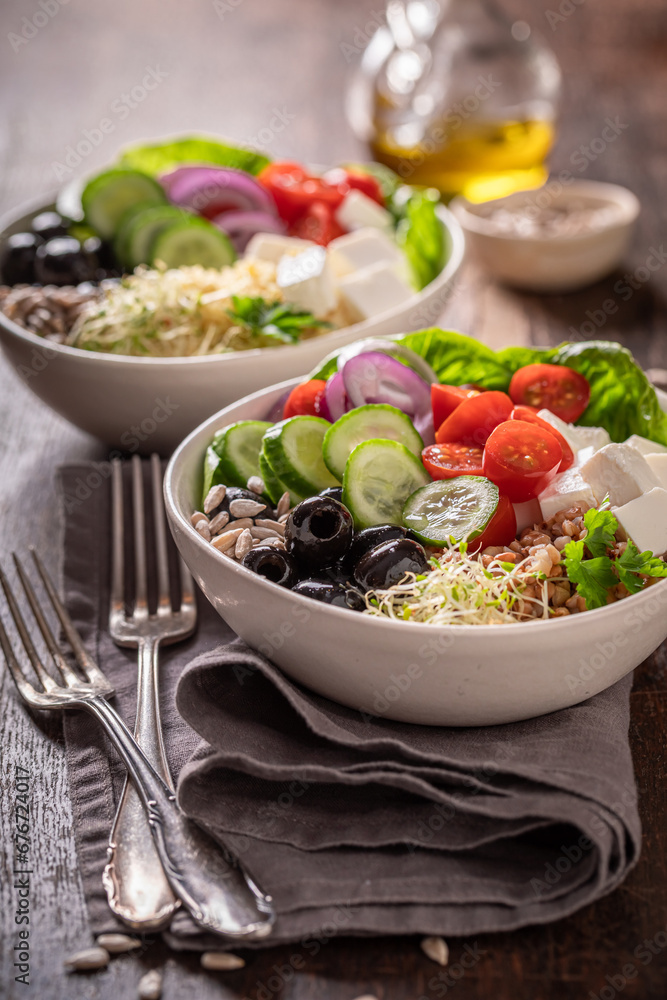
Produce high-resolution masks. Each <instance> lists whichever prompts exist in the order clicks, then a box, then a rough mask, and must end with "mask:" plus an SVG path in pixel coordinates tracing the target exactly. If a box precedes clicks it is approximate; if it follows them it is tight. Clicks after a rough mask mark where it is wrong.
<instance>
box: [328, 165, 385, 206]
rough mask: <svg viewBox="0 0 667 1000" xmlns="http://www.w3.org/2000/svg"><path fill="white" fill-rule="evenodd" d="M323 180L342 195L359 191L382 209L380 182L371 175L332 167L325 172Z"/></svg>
mask: <svg viewBox="0 0 667 1000" xmlns="http://www.w3.org/2000/svg"><path fill="white" fill-rule="evenodd" d="M324 180H325V181H326V182H327V184H332V185H333V186H334V187H337V188H338V189H339V191H342V192H343V193H344V194H347V193H348V191H350V190H352V189H353V188H354V189H355V190H357V191H361V193H362V194H365V195H366V197H367V198H372V199H373V201H376V202H377V203H378V205H382V207H383V208H384V198H383V196H382V188H381V187H380V182H379V181H378V180H377V178H375V177H373V175H372V174H365V173H362V172H361V170H359V171H357V170H348V169H347V168H346V167H334V168H333V170H327V172H326V174H325V175H324Z"/></svg>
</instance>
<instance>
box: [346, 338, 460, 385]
mask: <svg viewBox="0 0 667 1000" xmlns="http://www.w3.org/2000/svg"><path fill="white" fill-rule="evenodd" d="M368 351H380V353H381V354H389V355H391V357H393V358H399V359H402V360H403V361H405V362H406V364H408V365H409V366H410V368H412V369H414V371H416V372H417V374H418V375H421V377H422V378H423V379H424V380H425V381H426V382H428V383H429V384H430V383H432V382H439V381H440V379H439V378H438V376H437V375H436V374H435V372H434V371H433V369H432V368H431V366H430V365H429V363H428V361H426V360H425V359H424V358H422V356H421V355H420V354H417V353H416V351H412V350H410V348H409V347H404V345H403V344H399V343H397V341H395V340H392V339H391V338H388V337H387V338H385V337H366V338H365V339H364V340H356V341H355V342H354V343H353V344H349V345H348V346H347V347H344V348H343V349H342V351H340V353H339V354H338V368H339V370H340V369H342V368H344V367H345V363H346V361H349V360H350V358H353V357H354V356H355V354H365V353H367V352H368Z"/></svg>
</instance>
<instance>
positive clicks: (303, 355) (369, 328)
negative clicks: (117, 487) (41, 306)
mask: <svg viewBox="0 0 667 1000" xmlns="http://www.w3.org/2000/svg"><path fill="white" fill-rule="evenodd" d="M52 207H53V205H52V204H50V205H44V204H43V203H41V204H38V205H36V206H35V207H34V208H33V209H32V210H31V211H28V210H26V209H23V210H22V212H21V214H20V215H19V216H13V217H12V218H11V220H5V221H4V222H0V243H1V242H2V240H3V239H4V238H5V237H6V236H9V235H10V234H11V233H17V232H22V231H23V230H24V229H25V228H26V226H27V224H28V223H29V221H30V219H31V218H32V217H33V216H34V215H35V214H36V213H37V212H39V211H43V210H46V209H47V208H52ZM438 214H439V216H440V219H441V221H442V226H443V229H444V230H445V234H446V239H447V242H448V244H449V259H448V261H447V264H446V265H445V267H444V268H443V270H442V272H441V273H440V274H439V275H438V277H437V278H436V279H435V280H434V281H432V282H431V283H430V284H429V285H427V287H426V288H425V289H424V290H423V291H421V292H419V293H415V295H413V296H412V298H410V299H408V300H407V301H406V302H405V303H403V304H402V305H401V306H399V307H397V308H393V309H388V310H386V312H383V313H381V314H380V315H379V316H376V317H374V318H373V319H370V320H365V321H364V322H362V323H355V324H354V325H353V326H347V327H344V328H343V329H340V330H332V331H331V333H325V334H322V336H321V337H315V338H313V339H312V340H306V341H304V342H303V343H301V344H297V345H295V346H294V347H292V346H281V347H276V348H262V349H259V350H253V351H238V352H236V353H234V354H221V355H216V356H212V357H195V358H138V357H128V356H126V355H119V354H101V353H98V352H95V351H84V350H81V349H80V348H77V347H65V346H63V345H61V344H53V343H50V342H49V341H45V340H44V339H43V338H42V337H38V336H37V335H36V334H34V333H30V332H29V331H28V330H26V329H24V328H23V327H21V326H18V325H17V324H16V323H14V322H12V321H11V320H9V319H7V317H6V316H5V315H4V314H3V313H2V312H0V344H1V345H2V347H3V349H4V352H5V355H6V357H7V358H8V360H9V361H10V363H11V364H12V365H13V367H14V368H15V369H16V371H17V373H18V375H19V377H21V378H22V379H23V381H24V382H25V384H26V385H27V386H28V388H29V389H32V391H33V392H34V393H35V395H37V396H39V398H40V399H42V400H43V401H44V402H45V403H46V404H47V405H48V406H50V407H51V408H52V409H53V410H55V411H56V412H57V413H60V414H61V416H63V417H65V418H66V419H67V420H69V421H70V422H71V423H73V424H75V425H76V426H77V427H80V428H81V429H82V430H84V431H88V433H90V434H93V435H94V436H95V437H98V438H101V439H102V440H103V441H105V442H106V443H107V444H109V445H111V446H112V447H114V448H120V449H121V450H123V451H132V452H138V453H140V454H150V453H151V452H153V451H157V452H159V453H160V454H163V455H167V454H169V453H170V452H171V451H172V450H173V449H174V448H175V447H176V445H177V444H178V443H179V442H180V441H182V440H183V438H184V437H185V435H186V434H189V433H190V431H191V430H192V429H193V428H194V427H196V426H197V425H198V424H199V423H201V421H202V420H205V419H206V417H208V416H210V414H212V413H215V412H216V411H218V410H219V409H220V407H221V406H226V405H227V404H228V403H232V402H233V401H234V400H235V399H240V398H241V397H242V396H245V395H247V394H248V393H251V392H255V390H257V389H261V388H263V387H264V386H266V385H271V384H272V383H274V382H278V381H281V380H282V379H287V378H294V377H296V376H305V375H307V374H308V372H309V371H310V370H311V369H312V368H314V366H315V365H316V364H317V363H318V362H319V361H320V360H321V359H322V358H323V357H325V355H327V354H328V353H329V352H331V351H335V350H338V349H339V348H341V347H344V346H345V345H346V344H350V343H352V341H354V340H359V339H360V338H362V337H374V336H382V337H386V336H388V335H389V334H392V333H403V332H407V331H409V330H418V329H420V328H421V327H427V326H433V325H434V324H435V323H436V322H437V320H438V317H439V316H440V314H441V313H442V311H443V309H444V307H445V305H446V303H447V300H448V299H449V297H450V295H451V293H452V289H453V287H454V282H455V279H456V275H457V273H458V271H459V268H460V267H461V262H462V260H463V254H464V249H465V238H464V236H463V231H462V229H461V227H460V225H459V223H458V222H457V221H456V219H455V218H454V217H453V215H452V214H451V212H449V211H447V209H446V208H444V207H443V206H438Z"/></svg>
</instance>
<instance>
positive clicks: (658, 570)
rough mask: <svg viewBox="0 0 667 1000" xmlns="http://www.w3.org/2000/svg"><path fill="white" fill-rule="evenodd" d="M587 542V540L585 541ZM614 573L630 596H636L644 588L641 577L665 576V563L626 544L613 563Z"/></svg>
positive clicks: (666, 570)
mask: <svg viewBox="0 0 667 1000" xmlns="http://www.w3.org/2000/svg"><path fill="white" fill-rule="evenodd" d="M587 540H588V539H587ZM615 566H616V572H617V573H618V578H619V580H620V581H621V583H624V584H625V586H626V587H627V588H628V590H629V591H630V593H631V594H636V593H637V592H638V591H640V590H641V589H642V588H643V587H644V586H645V581H644V580H642V579H641V576H640V574H641V575H643V576H667V563H664V562H663V560H662V559H658V557H657V556H654V555H653V553H652V552H640V551H639V549H638V548H637V546H636V545H635V543H634V542H628V544H627V547H626V549H625V551H624V552H622V553H621V555H620V556H619V557H618V559H617V560H616V563H615Z"/></svg>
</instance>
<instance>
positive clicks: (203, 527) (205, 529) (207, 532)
mask: <svg viewBox="0 0 667 1000" xmlns="http://www.w3.org/2000/svg"><path fill="white" fill-rule="evenodd" d="M195 530H196V531H198V532H199V534H200V535H201V536H202V538H203V539H204V541H205V542H210V541H211V529H210V528H209V526H208V521H197V523H196V524H195Z"/></svg>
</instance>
